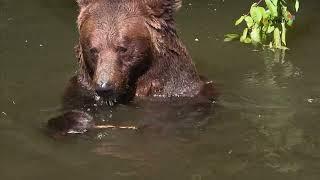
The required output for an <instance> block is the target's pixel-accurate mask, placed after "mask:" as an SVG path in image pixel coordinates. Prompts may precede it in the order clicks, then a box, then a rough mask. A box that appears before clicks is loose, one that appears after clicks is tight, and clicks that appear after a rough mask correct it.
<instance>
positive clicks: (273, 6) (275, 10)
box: [265, 0, 278, 17]
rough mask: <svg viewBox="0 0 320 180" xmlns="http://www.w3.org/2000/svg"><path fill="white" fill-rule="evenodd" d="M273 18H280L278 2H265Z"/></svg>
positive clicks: (274, 0)
mask: <svg viewBox="0 0 320 180" xmlns="http://www.w3.org/2000/svg"><path fill="white" fill-rule="evenodd" d="M265 2H266V5H267V7H268V8H269V10H270V12H271V15H272V16H273V17H278V6H277V5H278V0H265Z"/></svg>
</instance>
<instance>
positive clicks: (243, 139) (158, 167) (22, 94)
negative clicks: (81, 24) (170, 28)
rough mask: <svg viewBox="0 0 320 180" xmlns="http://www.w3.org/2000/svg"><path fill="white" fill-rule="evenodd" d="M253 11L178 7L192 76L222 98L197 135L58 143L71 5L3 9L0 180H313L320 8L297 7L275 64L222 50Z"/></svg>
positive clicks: (238, 4) (263, 56)
mask: <svg viewBox="0 0 320 180" xmlns="http://www.w3.org/2000/svg"><path fill="white" fill-rule="evenodd" d="M190 3H191V5H189V4H190ZM250 3H251V2H250V1H249V0H243V1H231V0H225V1H224V2H222V1H213V0H203V1H194V0H193V1H191V0H185V2H184V7H183V8H182V9H181V11H180V12H179V13H178V15H177V21H178V24H179V32H180V34H181V37H182V38H183V39H184V41H185V42H186V44H187V46H188V48H189V50H190V52H191V54H192V56H193V58H194V61H195V62H196V65H197V67H198V69H199V72H201V74H203V75H205V76H207V77H208V78H210V79H212V80H214V81H215V82H216V84H217V88H218V89H219V91H220V93H221V96H220V99H219V102H218V104H219V106H218V107H217V108H216V109H215V111H214V112H211V113H210V114H207V115H206V119H207V120H208V122H209V123H207V124H206V125H205V127H201V128H198V127H192V126H196V125H195V124H192V123H191V125H188V128H180V129H175V128H172V129H170V128H169V130H168V131H160V132H159V131H148V132H143V133H140V132H136V131H132V130H119V129H109V130H103V131H99V132H97V133H96V134H94V133H93V134H90V135H87V136H84V137H69V138H63V139H58V140H57V139H53V138H51V137H49V136H48V135H47V134H46V133H44V128H43V126H44V124H45V122H46V121H47V119H49V118H50V117H53V116H55V115H56V114H57V110H58V109H59V107H60V98H61V95H62V92H63V89H64V86H65V85H66V82H67V81H68V78H69V77H70V76H72V75H73V72H74V71H75V69H76V64H75V62H76V60H75V58H74V54H73V46H74V44H75V42H76V41H77V31H76V24H75V18H76V15H77V11H76V6H75V4H74V3H73V2H72V1H64V0H54V1H53V0H49V1H44V0H28V1H20V0H0V59H1V61H0V84H1V85H0V113H1V114H0V157H1V161H0V179H3V180H14V179H25V180H28V179H30V180H31V179H32V180H33V179H47V180H50V179H58V178H59V179H78V180H82V179H113V180H117V179H130V180H132V179H139V180H140V179H159V180H160V179H181V180H188V179H190V180H205V179H208V180H209V179H210V180H211V179H221V180H222V179H252V180H256V179H258V178H259V179H279V180H284V179H308V180H313V179H314V180H316V179H319V178H320V172H319V168H320V138H319V137H320V136H319V131H318V130H319V128H320V123H319V120H320V112H319V107H320V79H319V78H318V77H319V70H318V68H319V65H320V61H319V58H318V56H319V55H318V54H317V52H316V51H317V49H318V47H319V45H318V44H319V43H320V38H319V36H318V34H319V33H320V24H319V20H318V19H319V18H320V13H319V12H320V4H319V2H318V1H317V0H309V1H304V2H302V4H301V12H300V13H299V15H298V21H297V24H295V29H294V30H292V31H290V32H289V37H288V39H289V47H290V48H291V50H290V51H288V52H287V53H286V54H285V56H284V57H283V58H282V57H281V54H280V55H275V54H274V53H272V52H268V51H261V50H259V51H255V49H254V48H253V47H251V46H244V45H241V44H239V43H223V42H222V39H223V35H224V34H226V33H229V32H232V31H233V30H234V28H233V26H232V24H233V23H232V22H233V20H234V19H235V18H237V17H238V16H239V15H240V14H241V13H243V11H245V10H247V9H248V6H249V5H250ZM196 39H197V40H196ZM145 106H147V105H145ZM158 109H159V112H161V111H166V110H167V109H166V108H164V109H161V108H158ZM113 113H114V117H113V118H115V117H117V118H119V119H123V120H129V119H131V118H137V119H138V118H140V117H150V118H155V120H154V123H157V122H156V120H157V117H158V116H159V114H154V116H150V112H149V111H148V108H145V107H140V108H139V107H138V108H137V107H136V106H135V105H128V106H121V107H119V108H118V109H116V110H114V112H113ZM146 114H148V115H146ZM165 114H166V116H165V120H166V122H167V124H166V125H168V124H169V125H168V126H170V127H171V126H176V124H175V123H174V122H175V121H176V120H177V118H179V116H177V114H175V113H174V111H173V112H170V113H166V112H165ZM160 115H161V113H160ZM195 117H197V116H193V113H192V112H191V113H190V114H189V113H188V114H187V115H185V116H183V118H185V119H186V121H187V122H190V119H191V120H192V118H194V120H195V122H197V120H198V119H196V118H195ZM178 120H180V121H181V118H180V119H178ZM182 120H183V119H182ZM170 122H172V123H170ZM190 126H191V127H190Z"/></svg>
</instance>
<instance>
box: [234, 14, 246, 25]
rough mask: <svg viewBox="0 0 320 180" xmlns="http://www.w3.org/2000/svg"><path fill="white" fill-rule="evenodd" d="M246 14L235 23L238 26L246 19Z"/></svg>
mask: <svg viewBox="0 0 320 180" xmlns="http://www.w3.org/2000/svg"><path fill="white" fill-rule="evenodd" d="M245 17H246V16H241V17H240V18H239V19H238V20H237V21H236V23H235V25H236V26H238V25H239V24H240V23H242V21H243V20H244V18H245Z"/></svg>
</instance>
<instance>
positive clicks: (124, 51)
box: [116, 46, 128, 54]
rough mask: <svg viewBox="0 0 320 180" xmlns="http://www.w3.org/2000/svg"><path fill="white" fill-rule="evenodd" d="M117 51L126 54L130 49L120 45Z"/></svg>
mask: <svg viewBox="0 0 320 180" xmlns="http://www.w3.org/2000/svg"><path fill="white" fill-rule="evenodd" d="M116 51H117V52H118V53H121V54H124V53H126V52H127V51H128V48H126V47H123V46H118V47H117V48H116Z"/></svg>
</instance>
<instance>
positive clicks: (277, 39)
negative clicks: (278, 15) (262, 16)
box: [273, 28, 281, 48]
mask: <svg viewBox="0 0 320 180" xmlns="http://www.w3.org/2000/svg"><path fill="white" fill-rule="evenodd" d="M273 41H274V46H275V48H280V47H281V37H280V30H279V28H275V30H274V31H273Z"/></svg>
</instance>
